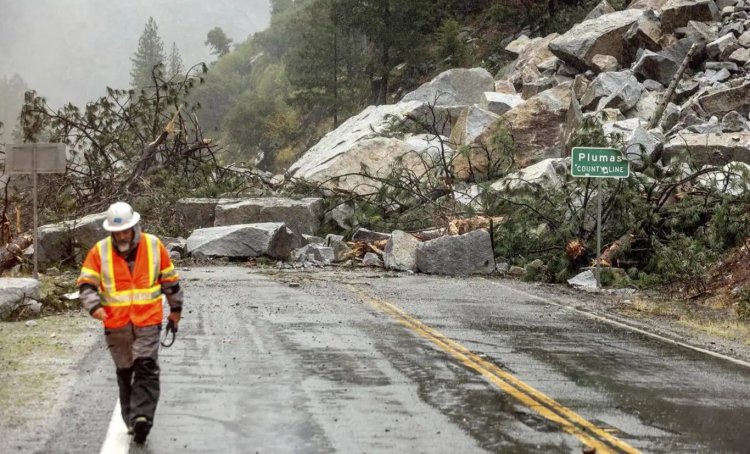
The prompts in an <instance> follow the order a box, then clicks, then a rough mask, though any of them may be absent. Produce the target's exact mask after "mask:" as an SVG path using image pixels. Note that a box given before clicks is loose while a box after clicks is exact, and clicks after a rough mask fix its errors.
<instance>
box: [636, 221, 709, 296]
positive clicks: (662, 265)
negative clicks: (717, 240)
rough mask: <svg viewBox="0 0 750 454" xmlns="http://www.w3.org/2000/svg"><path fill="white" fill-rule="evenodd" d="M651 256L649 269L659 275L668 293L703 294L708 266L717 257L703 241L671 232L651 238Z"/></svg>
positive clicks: (706, 282)
mask: <svg viewBox="0 0 750 454" xmlns="http://www.w3.org/2000/svg"><path fill="white" fill-rule="evenodd" d="M653 247H654V255H653V257H652V260H651V263H650V264H649V266H648V268H647V269H648V271H651V272H653V273H656V274H658V275H659V278H660V279H661V282H662V284H664V287H665V288H666V289H667V290H668V291H669V292H670V293H671V294H687V295H702V294H703V293H705V291H706V287H707V285H708V273H707V271H708V267H709V265H710V264H711V263H712V262H714V261H715V260H716V259H717V254H716V252H714V251H712V250H711V249H710V248H709V247H708V246H707V245H706V244H705V243H704V242H703V241H700V240H696V239H694V238H690V237H688V236H687V235H685V234H682V233H674V234H671V235H669V236H667V238H666V239H665V241H664V242H662V241H660V240H659V239H654V240H653Z"/></svg>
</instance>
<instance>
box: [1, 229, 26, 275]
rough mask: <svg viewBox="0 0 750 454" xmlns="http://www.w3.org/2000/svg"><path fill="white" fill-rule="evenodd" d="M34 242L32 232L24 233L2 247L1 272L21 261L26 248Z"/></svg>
mask: <svg viewBox="0 0 750 454" xmlns="http://www.w3.org/2000/svg"><path fill="white" fill-rule="evenodd" d="M33 242H34V240H33V238H32V236H31V234H30V233H23V234H21V235H18V236H17V237H15V238H13V241H11V242H10V243H8V244H6V245H5V246H3V247H2V248H0V273H2V272H3V271H5V270H7V269H10V268H13V267H14V266H15V265H16V264H17V263H18V262H20V261H21V256H22V255H23V251H24V249H26V248H27V247H29V246H31V244H32V243H33Z"/></svg>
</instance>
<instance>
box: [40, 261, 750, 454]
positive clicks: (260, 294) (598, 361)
mask: <svg viewBox="0 0 750 454" xmlns="http://www.w3.org/2000/svg"><path fill="white" fill-rule="evenodd" d="M181 275H182V277H183V280H184V283H185V289H186V298H187V305H188V308H189V311H187V312H186V313H185V316H184V319H183V323H182V324H181V327H180V332H179V334H178V339H177V342H176V343H175V344H174V346H173V347H171V348H169V349H162V351H161V366H162V375H161V380H162V398H161V401H160V404H159V408H158V410H157V416H156V423H155V426H154V429H153V430H152V433H151V435H150V437H149V439H148V442H147V443H146V445H144V446H143V447H138V446H135V445H132V446H129V447H128V444H127V443H125V444H124V445H123V446H124V451H123V446H119V447H117V448H112V446H115V445H113V444H112V437H113V436H114V437H115V439H116V438H117V437H118V436H121V435H118V434H116V433H114V435H113V432H111V431H110V435H109V437H107V429H108V426H109V424H110V420H111V419H112V414H113V410H114V407H115V403H116V398H117V393H116V383H115V377H114V370H113V368H112V365H111V360H110V359H109V356H108V353H107V352H106V351H105V350H104V348H103V347H101V346H97V347H96V348H94V349H93V350H92V351H91V352H90V354H89V355H88V356H87V359H86V361H85V362H84V364H82V365H81V367H80V376H79V379H78V383H77V385H76V391H75V393H74V394H73V396H74V397H73V401H71V402H69V403H68V404H67V406H66V411H65V412H64V414H65V417H64V418H63V420H61V421H60V423H59V425H58V426H57V427H54V428H50V432H51V433H52V436H51V438H50V441H49V442H48V443H47V445H46V446H45V449H44V451H43V452H46V453H47V452H48V453H79V452H99V451H100V450H101V449H102V446H104V445H105V443H107V444H106V446H107V448H106V449H104V450H103V451H107V452H112V453H114V452H128V451H129V452H131V453H151V454H161V453H175V452H181V453H182V452H185V453H252V452H260V453H286V452H295V453H334V452H337V453H365V452H366V453H381V452H411V453H428V452H429V453H474V452H513V453H536V452H544V453H571V452H582V451H583V450H584V448H586V447H587V446H588V447H596V448H597V451H596V452H597V453H604V452H663V453H667V452H668V453H675V452H747V446H750V432H748V431H747V430H746V429H747V421H748V420H750V368H748V367H746V366H744V365H742V364H737V363H733V362H731V361H727V360H726V359H722V358H716V357H713V356H709V355H707V354H704V353H702V352H698V351H694V350H690V349H688V348H685V347H682V346H679V345H674V344H671V343H667V342H663V341H661V340H659V339H655V338H653V337H651V336H649V335H646V334H644V333H642V332H638V331H634V330H630V329H626V328H623V327H620V326H616V325H613V324H610V323H606V322H605V321H603V320H599V319H596V318H592V317H588V316H586V315H585V314H583V313H581V312H578V311H574V310H570V309H569V308H568V307H566V306H565V305H564V304H559V303H558V302H555V301H553V300H548V299H547V298H546V297H545V296H544V295H542V296H537V295H532V294H530V293H527V292H524V291H521V290H518V289H514V288H513V287H512V285H510V284H509V283H507V282H504V281H501V280H495V279H485V278H443V277H430V276H424V275H408V274H387V273H374V272H343V271H338V272H333V271H326V272H316V273H285V272H278V273H273V272H260V271H258V270H254V269H249V268H243V267H211V268H193V269H184V270H181ZM122 438H123V439H124V440H125V441H127V438H124V437H122Z"/></svg>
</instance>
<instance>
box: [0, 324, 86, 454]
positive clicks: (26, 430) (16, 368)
mask: <svg viewBox="0 0 750 454" xmlns="http://www.w3.org/2000/svg"><path fill="white" fill-rule="evenodd" d="M100 332H101V326H100V324H99V323H97V322H96V321H95V320H93V319H91V317H89V316H88V314H86V313H85V312H83V311H71V312H68V313H65V314H57V315H49V316H45V317H41V318H38V319H35V320H25V321H17V322H2V323H0V408H1V409H2V411H0V438H1V439H2V440H3V446H4V449H8V450H9V452H10V451H13V452H35V451H37V450H38V449H40V448H42V446H43V444H44V442H45V441H46V439H47V437H48V435H49V427H52V426H54V425H55V424H56V423H57V421H58V420H59V418H60V412H61V410H62V405H63V404H64V403H65V402H66V400H67V399H68V397H69V394H70V392H71V390H72V387H73V385H74V382H75V380H74V379H75V377H76V374H77V369H78V367H77V366H78V365H79V364H80V363H81V362H82V361H83V359H84V357H85V355H86V354H87V353H88V352H89V351H90V350H91V348H92V346H93V345H94V343H95V342H96V340H98V339H99V334H100ZM11 448H12V449H11Z"/></svg>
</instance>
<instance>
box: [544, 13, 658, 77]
mask: <svg viewBox="0 0 750 454" xmlns="http://www.w3.org/2000/svg"><path fill="white" fill-rule="evenodd" d="M642 15H643V11H642V10H638V9H631V10H625V11H617V12H615V13H610V14H605V15H603V16H600V17H597V18H596V19H591V20H587V21H584V22H581V23H580V24H577V25H576V26H574V27H573V28H572V29H570V30H569V31H568V32H567V33H565V34H564V35H562V36H560V37H558V38H556V39H554V40H553V41H552V42H550V43H549V50H550V51H551V52H552V53H553V54H554V55H555V56H557V57H558V58H560V59H561V60H563V61H565V62H568V63H570V64H572V65H573V66H575V67H577V68H579V69H580V70H586V69H591V68H592V60H593V58H594V56H595V55H597V54H601V55H611V56H612V57H615V58H616V59H617V61H619V62H620V64H622V66H624V67H627V66H628V65H629V64H630V62H628V61H626V59H625V58H624V57H625V52H624V51H625V41H624V40H623V34H624V33H625V32H626V31H627V30H628V29H629V28H630V27H631V26H632V25H633V24H634V23H635V22H636V21H638V19H639V18H640V17H641V16H642Z"/></svg>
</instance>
